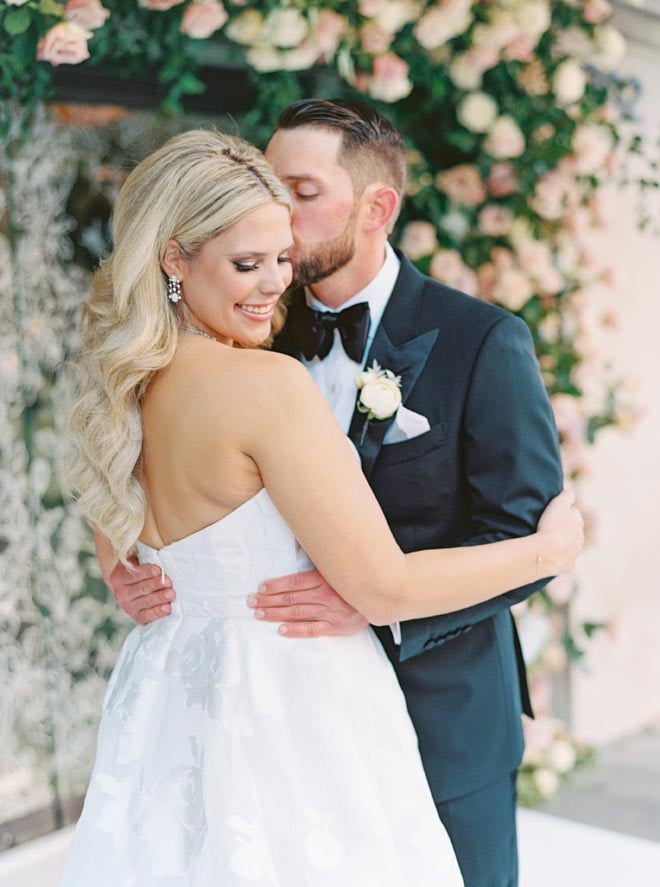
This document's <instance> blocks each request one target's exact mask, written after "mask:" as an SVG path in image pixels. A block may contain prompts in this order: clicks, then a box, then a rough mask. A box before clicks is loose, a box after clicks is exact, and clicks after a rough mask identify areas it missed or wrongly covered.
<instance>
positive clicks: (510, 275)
mask: <svg viewBox="0 0 660 887" xmlns="http://www.w3.org/2000/svg"><path fill="white" fill-rule="evenodd" d="M533 295H534V289H533V287H532V283H531V281H530V279H529V277H528V276H527V275H526V274H525V273H524V272H523V271H520V270H519V269H518V268H510V269H509V270H508V271H504V273H503V274H501V275H500V277H499V280H498V281H497V283H496V285H495V287H494V289H493V299H495V301H496V302H499V304H500V305H503V306H504V307H505V308H508V309H509V310H510V311H520V309H521V308H522V307H523V305H525V303H526V302H528V301H529V299H531V297H532V296H533Z"/></svg>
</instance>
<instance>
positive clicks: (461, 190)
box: [435, 163, 486, 206]
mask: <svg viewBox="0 0 660 887" xmlns="http://www.w3.org/2000/svg"><path fill="white" fill-rule="evenodd" d="M435 184H436V186H437V187H438V188H439V189H440V190H441V191H443V192H444V193H445V194H446V195H447V196H448V197H449V198H450V199H451V200H453V201H455V202H456V203H462V204H464V205H465V206H476V205H477V204H479V203H483V202H484V201H485V200H486V186H485V185H484V183H483V180H482V178H481V176H480V174H479V170H478V169H477V168H476V166H472V165H471V164H469V163H462V164H460V165H459V166H454V167H452V169H448V170H445V172H441V173H438V175H437V176H436V177H435Z"/></svg>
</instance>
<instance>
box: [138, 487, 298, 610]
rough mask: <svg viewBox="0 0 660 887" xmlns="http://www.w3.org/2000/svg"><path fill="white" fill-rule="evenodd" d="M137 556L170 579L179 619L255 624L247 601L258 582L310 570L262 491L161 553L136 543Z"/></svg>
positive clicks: (279, 516)
mask: <svg viewBox="0 0 660 887" xmlns="http://www.w3.org/2000/svg"><path fill="white" fill-rule="evenodd" d="M137 551H138V559H139V561H140V563H153V564H157V565H158V566H159V567H161V568H162V569H163V570H164V572H165V573H166V574H167V575H168V576H169V577H170V579H171V580H172V584H173V586H174V588H176V594H177V602H176V606H177V609H179V612H180V615H181V616H214V617H226V618H232V619H234V618H238V619H240V618H245V619H254V613H253V611H252V610H250V609H249V607H248V606H247V604H246V597H247V595H248V594H251V593H254V592H256V591H257V587H258V585H259V583H260V582H263V581H264V579H268V578H272V577H275V576H285V575H287V574H289V573H296V572H298V571H300V570H308V569H310V568H311V564H310V561H309V559H308V558H307V556H306V555H305V553H304V551H303V550H302V549H301V547H300V545H299V544H298V542H297V541H296V539H295V537H294V535H293V533H292V532H291V530H290V529H289V527H288V526H287V524H286V523H285V521H284V519H283V518H282V516H281V515H280V513H279V512H278V510H277V509H276V508H275V506H274V504H273V502H272V500H271V498H270V496H269V495H268V492H267V490H266V488H265V487H263V488H262V489H261V490H260V491H259V492H258V493H257V494H256V495H255V496H252V497H251V498H250V499H248V500H247V501H246V502H244V503H243V504H242V505H239V507H238V508H236V509H235V510H234V511H231V512H230V513H229V514H227V515H225V517H223V518H221V519H220V520H218V521H215V522H214V523H212V524H209V526H207V527H204V528H203V529H201V530H198V531H197V532H196V533H191V534H190V535H189V536H184V537H183V538H182V539H179V540H178V541H176V542H172V543H170V544H169V545H165V546H164V547H163V548H160V549H156V548H152V547H151V546H149V545H145V544H144V543H143V542H139V543H138V545H137Z"/></svg>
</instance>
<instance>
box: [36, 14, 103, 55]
mask: <svg viewBox="0 0 660 887" xmlns="http://www.w3.org/2000/svg"><path fill="white" fill-rule="evenodd" d="M91 37H92V32H91V31H85V29H84V28H81V27H80V25H76V24H74V22H60V24H59V25H55V26H54V27H52V28H51V29H50V31H48V33H47V34H46V35H45V36H44V37H42V38H41V40H40V41H39V43H38V44H37V59H38V61H40V62H50V64H51V65H54V66H57V65H78V64H80V62H84V61H85V59H88V58H89V50H88V49H87V41H88V40H89V39H90V38H91Z"/></svg>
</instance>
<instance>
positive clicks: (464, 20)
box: [414, 0, 473, 49]
mask: <svg viewBox="0 0 660 887" xmlns="http://www.w3.org/2000/svg"><path fill="white" fill-rule="evenodd" d="M472 19H473V15H472V3H471V0H445V2H444V3H443V4H442V6H440V5H438V6H435V7H432V8H431V9H429V10H428V12H425V13H424V15H423V16H422V17H421V18H420V20H419V21H418V22H417V24H416V25H415V30H414V34H415V37H416V38H417V42H418V43H419V44H420V46H423V47H424V49H437V48H438V47H439V46H442V45H443V44H444V43H446V42H447V41H448V40H451V39H452V37H456V36H458V34H463V33H464V32H465V31H467V29H468V28H469V27H470V25H471V24H472Z"/></svg>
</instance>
